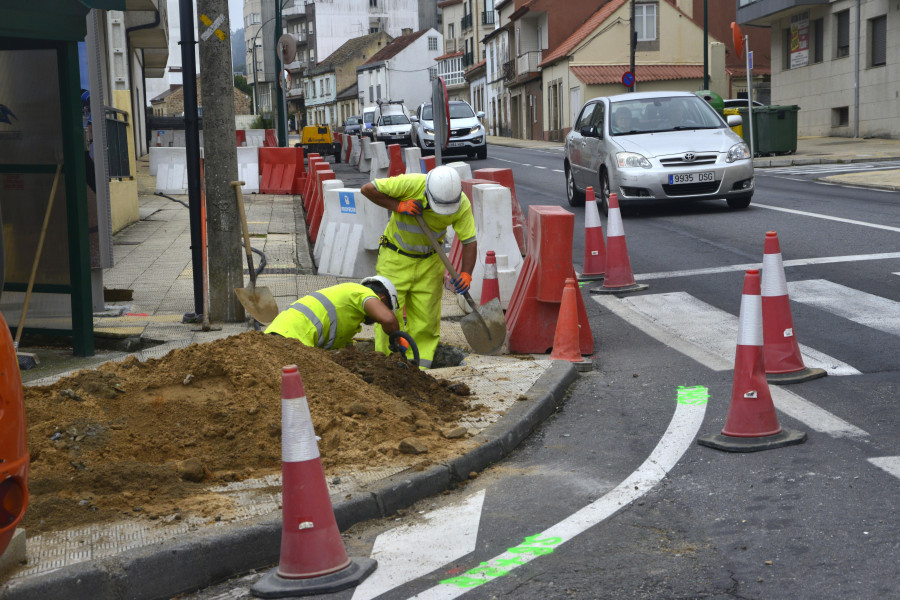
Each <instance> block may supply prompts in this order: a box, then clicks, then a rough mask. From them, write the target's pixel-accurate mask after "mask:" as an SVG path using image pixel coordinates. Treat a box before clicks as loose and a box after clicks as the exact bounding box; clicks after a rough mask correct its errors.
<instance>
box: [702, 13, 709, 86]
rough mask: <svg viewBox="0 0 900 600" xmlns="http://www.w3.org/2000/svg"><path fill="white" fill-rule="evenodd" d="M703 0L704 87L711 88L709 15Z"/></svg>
mask: <svg viewBox="0 0 900 600" xmlns="http://www.w3.org/2000/svg"><path fill="white" fill-rule="evenodd" d="M706 2H707V0H703V89H704V90H708V89H709V15H708V12H707V10H706Z"/></svg>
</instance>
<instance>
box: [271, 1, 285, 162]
mask: <svg viewBox="0 0 900 600" xmlns="http://www.w3.org/2000/svg"><path fill="white" fill-rule="evenodd" d="M281 33H282V31H281V0H275V39H274V42H275V43H273V44H272V45H273V46H274V47H275V65H276V66H277V67H278V71H277V72H276V78H277V79H281V71H282V69H284V66H283V65H282V63H281V58H282V56H281V44H279V43H277V42H278V39H279V38H280V37H281ZM275 110H276V113H275V124H276V125H275V127H276V129H277V132H278V145H279V146H280V147H281V148H284V147H286V146H287V133H286V132H285V130H284V123H283V122H282V121H283V120H284V102H283V101H282V97H281V94H279V93H278V91H277V89H276V90H275Z"/></svg>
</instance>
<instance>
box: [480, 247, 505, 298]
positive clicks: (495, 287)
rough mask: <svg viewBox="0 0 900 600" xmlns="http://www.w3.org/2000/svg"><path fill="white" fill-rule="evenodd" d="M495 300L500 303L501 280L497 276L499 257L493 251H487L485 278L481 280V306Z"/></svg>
mask: <svg viewBox="0 0 900 600" xmlns="http://www.w3.org/2000/svg"><path fill="white" fill-rule="evenodd" d="M494 298H496V299H497V301H498V302H499V301H500V280H499V278H498V275H497V255H496V254H495V253H494V251H493V250H488V251H487V256H486V257H485V258H484V278H483V279H482V280H481V306H483V305H485V304H487V303H488V302H490V301H491V300H493V299H494Z"/></svg>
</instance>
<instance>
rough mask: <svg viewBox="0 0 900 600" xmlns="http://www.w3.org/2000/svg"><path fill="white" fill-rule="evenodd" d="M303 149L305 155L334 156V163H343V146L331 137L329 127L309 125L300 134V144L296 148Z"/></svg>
mask: <svg viewBox="0 0 900 600" xmlns="http://www.w3.org/2000/svg"><path fill="white" fill-rule="evenodd" d="M297 146H299V147H301V148H303V153H304V155H309V154H310V153H312V152H315V153H317V154H319V155H320V156H334V162H335V163H340V162H341V144H340V143H339V142H337V141H335V139H334V137H333V136H332V135H331V127H330V126H329V125H307V126H306V127H304V128H303V131H302V132H301V134H300V143H299V144H295V147H297Z"/></svg>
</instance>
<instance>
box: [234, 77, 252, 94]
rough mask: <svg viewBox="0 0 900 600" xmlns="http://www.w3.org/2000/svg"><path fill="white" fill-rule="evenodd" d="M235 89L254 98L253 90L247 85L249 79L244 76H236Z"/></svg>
mask: <svg viewBox="0 0 900 600" xmlns="http://www.w3.org/2000/svg"><path fill="white" fill-rule="evenodd" d="M234 87H236V88H237V89H239V90H241V91H242V92H244V93H245V94H247V95H248V96H250V97H251V98H252V97H253V88H252V87H251V86H250V84H249V83H247V78H246V77H244V76H243V75H235V76H234Z"/></svg>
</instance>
